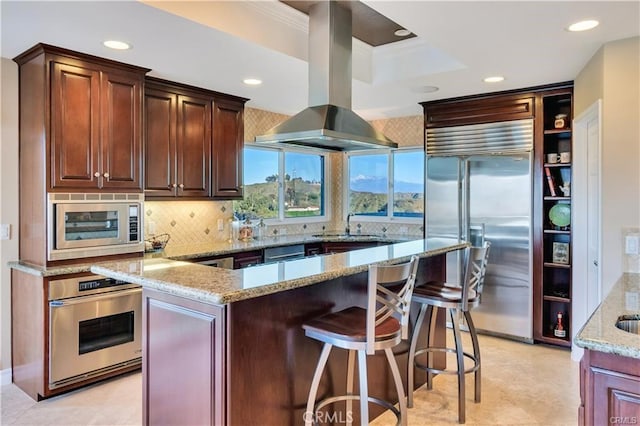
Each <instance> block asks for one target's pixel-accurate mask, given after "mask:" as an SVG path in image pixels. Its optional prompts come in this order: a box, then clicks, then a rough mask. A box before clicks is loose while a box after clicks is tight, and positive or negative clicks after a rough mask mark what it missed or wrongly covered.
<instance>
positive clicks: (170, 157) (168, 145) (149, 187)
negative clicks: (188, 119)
mask: <svg viewBox="0 0 640 426" xmlns="http://www.w3.org/2000/svg"><path fill="white" fill-rule="evenodd" d="M176 103H177V96H176V95H175V94H173V93H171V92H169V91H166V90H156V89H153V88H150V87H149V85H148V84H147V87H145V91H144V107H145V113H144V115H145V120H144V124H145V143H144V165H145V168H144V191H145V196H150V195H151V196H155V197H174V196H175V188H173V185H172V184H173V182H176V167H175V161H176V160H175V157H176V123H177V113H176Z"/></svg>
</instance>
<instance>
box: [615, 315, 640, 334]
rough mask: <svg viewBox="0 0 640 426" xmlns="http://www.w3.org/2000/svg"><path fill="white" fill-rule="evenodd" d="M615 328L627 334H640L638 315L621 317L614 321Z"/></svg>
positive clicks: (639, 316) (639, 317) (639, 318)
mask: <svg viewBox="0 0 640 426" xmlns="http://www.w3.org/2000/svg"><path fill="white" fill-rule="evenodd" d="M616 327H618V328H619V329H620V330H623V331H626V332H628V333H633V334H640V315H621V316H619V317H618V320H617V321H616Z"/></svg>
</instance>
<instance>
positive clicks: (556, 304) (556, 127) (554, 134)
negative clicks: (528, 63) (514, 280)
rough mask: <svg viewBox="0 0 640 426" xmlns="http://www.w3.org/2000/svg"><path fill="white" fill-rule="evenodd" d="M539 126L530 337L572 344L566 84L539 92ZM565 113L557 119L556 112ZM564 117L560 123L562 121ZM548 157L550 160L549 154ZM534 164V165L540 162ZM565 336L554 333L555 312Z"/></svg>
mask: <svg viewBox="0 0 640 426" xmlns="http://www.w3.org/2000/svg"><path fill="white" fill-rule="evenodd" d="M540 106H541V111H542V114H541V116H542V117H541V119H539V121H538V123H539V124H540V125H541V126H542V129H543V130H542V132H541V134H540V136H541V145H540V151H541V153H540V154H541V161H540V163H541V164H542V172H541V173H540V179H541V181H542V182H539V184H540V185H541V186H540V188H541V191H539V192H538V193H539V194H541V200H540V202H539V204H538V205H539V206H540V210H539V214H540V218H541V221H540V223H541V227H540V228H541V235H540V236H539V239H538V241H539V244H540V247H539V256H540V257H539V259H540V262H538V266H537V267H538V273H539V285H538V286H537V287H538V288H537V294H536V297H537V300H536V303H535V306H536V309H537V311H538V312H537V315H536V316H535V317H536V324H534V338H535V340H537V341H540V342H543V343H549V344H554V345H559V346H571V329H570V318H571V299H572V294H573V285H572V282H571V254H572V252H573V250H572V247H571V244H572V237H571V176H572V170H571V169H572V165H571V153H572V129H571V118H572V117H573V88H572V87H567V88H562V89H558V90H554V91H550V92H546V93H542V94H541V96H540ZM559 114H565V115H566V117H565V118H564V119H563V120H562V119H561V120H560V122H557V121H558V118H557V116H558V115H559ZM562 121H564V123H562ZM556 154H557V155H556ZM550 157H552V158H550ZM540 163H538V164H540ZM559 313H561V314H562V324H563V326H564V330H565V333H566V335H565V336H564V337H563V336H558V335H556V334H555V333H554V329H555V327H556V324H557V317H558V314H559Z"/></svg>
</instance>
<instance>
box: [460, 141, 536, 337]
mask: <svg viewBox="0 0 640 426" xmlns="http://www.w3.org/2000/svg"><path fill="white" fill-rule="evenodd" d="M467 162H468V169H469V174H468V176H469V190H468V191H469V192H468V193H469V196H468V203H469V213H468V214H469V220H468V223H469V225H470V226H471V225H472V224H482V225H483V226H484V238H485V240H488V241H490V242H491V251H490V254H489V257H490V260H489V264H488V266H487V274H486V276H485V284H484V290H483V294H482V299H481V300H482V303H481V304H480V306H478V307H477V308H475V309H474V311H473V320H474V322H475V326H476V327H477V328H478V329H480V330H486V331H490V332H494V333H498V334H503V335H509V336H516V337H520V338H523V339H525V340H530V339H532V338H533V319H532V315H533V307H532V298H533V287H532V279H531V277H532V273H531V267H530V265H531V256H532V254H531V253H532V252H531V173H530V172H531V158H530V155H529V154H528V153H525V154H512V155H509V156H499V155H498V156H481V157H470V158H469V159H468V160H467ZM468 229H469V228H468V227H467V232H469V231H468ZM469 237H470V235H469ZM469 237H468V238H467V239H469Z"/></svg>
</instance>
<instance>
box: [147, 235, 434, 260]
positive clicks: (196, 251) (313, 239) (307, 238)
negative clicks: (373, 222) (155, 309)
mask: <svg viewBox="0 0 640 426" xmlns="http://www.w3.org/2000/svg"><path fill="white" fill-rule="evenodd" d="M336 235H337V233H332V232H327V233H326V234H313V235H312V234H292V235H282V236H269V237H264V238H262V239H260V240H251V241H234V242H210V243H197V244H184V245H172V244H169V245H167V247H166V248H165V249H164V250H161V251H159V252H156V253H146V254H145V258H147V259H148V258H166V259H173V260H195V259H198V258H202V257H210V256H223V255H231V254H233V253H239V252H243V251H251V250H260V249H264V248H268V247H280V246H288V245H294V244H310V243H321V242H352V243H356V242H365V241H379V242H387V243H395V242H401V241H411V240H416V239H420V238H422V237H419V236H415V235H414V236H411V235H390V234H382V235H358V234H352V236H351V237H338V236H336Z"/></svg>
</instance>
